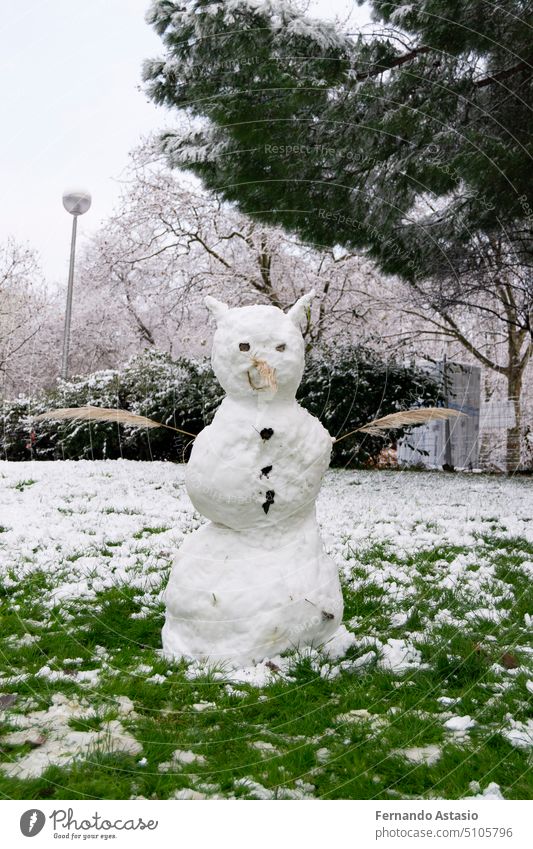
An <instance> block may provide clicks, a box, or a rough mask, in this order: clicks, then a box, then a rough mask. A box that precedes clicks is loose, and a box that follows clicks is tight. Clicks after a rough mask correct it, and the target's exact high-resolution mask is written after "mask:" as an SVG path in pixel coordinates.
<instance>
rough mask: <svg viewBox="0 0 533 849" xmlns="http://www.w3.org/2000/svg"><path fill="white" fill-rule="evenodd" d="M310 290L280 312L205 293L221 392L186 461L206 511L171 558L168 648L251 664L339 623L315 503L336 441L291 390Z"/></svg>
mask: <svg viewBox="0 0 533 849" xmlns="http://www.w3.org/2000/svg"><path fill="white" fill-rule="evenodd" d="M313 296H314V292H310V293H309V294H307V295H304V296H303V297H302V298H300V299H299V300H298V301H297V302H296V304H295V305H294V306H293V307H292V308H291V309H290V310H289V311H288V312H287V313H284V312H283V311H282V310H281V309H278V308H277V307H272V306H246V307H238V308H234V309H230V308H228V306H227V305H226V304H224V303H222V302H220V301H218V300H216V299H215V298H212V297H208V298H206V305H207V307H208V309H209V310H210V312H211V313H212V315H213V316H214V318H215V321H216V332H215V336H214V340H213V351H212V364H213V370H214V372H215V375H216V377H217V379H218V380H219V382H220V384H221V386H222V387H223V389H224V390H225V392H226V397H225V398H224V400H223V401H222V403H221V405H220V407H219V409H218V410H217V413H216V415H215V417H214V419H213V422H212V424H210V425H209V426H208V427H206V428H204V430H202V431H201V433H200V434H199V435H198V436H197V437H196V440H195V443H194V448H193V450H192V454H191V458H190V460H189V463H188V466H187V472H186V479H185V483H186V487H187V492H188V494H189V496H190V498H191V501H192V503H193V504H194V506H195V508H196V509H197V510H198V511H199V512H200V513H202V514H203V516H205V517H206V518H207V519H208V520H209V521H208V522H207V523H206V524H204V525H202V526H201V527H200V528H199V529H198V530H197V531H195V532H194V533H191V534H190V535H189V536H187V537H186V538H185V541H184V543H183V545H182V546H181V548H180V550H179V551H178V553H177V555H176V557H175V560H174V564H173V568H172V572H171V575H170V579H169V582H168V586H167V589H166V592H165V602H166V618H165V624H164V627H163V634H162V636H163V650H164V653H165V655H167V656H169V657H175V658H180V657H184V658H188V659H197V660H207V661H209V662H210V663H213V664H220V663H222V664H226V665H230V666H240V665H250V664H253V663H258V662H260V661H262V660H264V659H265V658H269V657H272V656H275V655H277V654H279V653H280V652H283V651H286V650H288V649H294V648H298V647H300V648H301V647H303V646H315V647H318V646H320V645H322V644H323V643H325V642H326V641H327V640H328V639H329V638H330V637H331V636H332V635H333V634H334V632H335V631H336V629H337V628H338V627H339V625H340V623H341V620H342V612H343V602H342V593H341V588H340V583H339V577H338V572H337V568H336V566H335V564H334V562H333V561H332V559H331V558H330V557H328V555H327V554H326V553H325V551H324V548H323V545H322V541H321V539H320V534H319V529H318V525H317V521H316V510H315V502H316V498H317V495H318V491H319V489H320V483H321V480H322V476H323V475H324V472H325V471H326V469H327V468H328V465H329V460H330V454H331V447H332V441H333V440H332V437H331V436H330V434H329V433H328V432H327V430H326V429H325V428H324V427H323V426H322V425H321V424H320V422H319V421H318V419H316V418H315V417H314V416H312V415H310V413H308V412H307V411H306V410H304V409H303V408H302V407H301V406H300V405H299V404H298V402H297V401H296V398H295V395H296V390H297V388H298V385H299V383H300V380H301V378H302V374H303V369H304V340H303V337H302V333H301V326H302V324H303V322H304V321H305V319H306V314H307V310H308V308H309V304H310V303H311V300H312V298H313Z"/></svg>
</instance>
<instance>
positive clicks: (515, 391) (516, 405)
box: [505, 367, 522, 475]
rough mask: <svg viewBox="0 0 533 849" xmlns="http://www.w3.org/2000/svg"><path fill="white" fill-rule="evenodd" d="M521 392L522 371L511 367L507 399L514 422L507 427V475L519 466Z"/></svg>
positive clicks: (508, 377)
mask: <svg viewBox="0 0 533 849" xmlns="http://www.w3.org/2000/svg"><path fill="white" fill-rule="evenodd" d="M521 393H522V371H521V370H520V369H516V370H515V369H513V368H512V367H511V368H510V369H509V372H508V374H507V399H508V401H509V406H510V407H512V409H513V410H514V423H513V424H512V425H511V427H509V428H508V429H507V444H506V452H505V453H506V456H505V469H506V472H507V474H508V475H509V474H512V473H513V472H515V471H516V470H517V469H518V468H520V430H521V427H520V426H521V410H520V395H521Z"/></svg>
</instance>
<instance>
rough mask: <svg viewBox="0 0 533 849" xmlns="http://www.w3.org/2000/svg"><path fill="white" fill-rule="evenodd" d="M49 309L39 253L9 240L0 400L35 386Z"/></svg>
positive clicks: (4, 263)
mask: <svg viewBox="0 0 533 849" xmlns="http://www.w3.org/2000/svg"><path fill="white" fill-rule="evenodd" d="M46 306H47V296H46V292H45V289H44V285H43V280H42V273H41V270H40V267H39V261H38V258H37V254H36V253H35V251H34V250H33V249H32V248H30V247H29V246H28V245H23V244H19V243H18V242H16V241H15V240H14V239H13V238H8V239H7V240H6V241H5V242H4V244H2V245H0V397H2V396H5V395H7V394H9V393H11V392H12V391H13V390H14V388H15V387H16V388H19V389H22V388H24V389H26V390H28V389H29V388H30V387H31V382H32V378H33V373H34V371H35V370H36V371H37V372H38V371H39V366H38V363H37V359H38V355H39V344H40V340H39V332H40V330H41V328H42V326H43V323H44V318H45V311H46Z"/></svg>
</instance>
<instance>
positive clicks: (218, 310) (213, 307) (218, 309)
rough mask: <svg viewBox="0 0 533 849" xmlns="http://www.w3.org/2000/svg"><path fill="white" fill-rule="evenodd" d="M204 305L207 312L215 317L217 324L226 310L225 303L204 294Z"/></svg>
mask: <svg viewBox="0 0 533 849" xmlns="http://www.w3.org/2000/svg"><path fill="white" fill-rule="evenodd" d="M205 305H206V307H207V309H208V310H209V312H210V313H211V314H212V315H213V316H214V317H215V321H216V323H217V324H218V322H219V321H220V319H221V318H222V316H224V315H225V314H226V313H227V311H228V305H227V304H224V303H223V302H222V301H217V299H216V298H212V297H211V295H206V297H205Z"/></svg>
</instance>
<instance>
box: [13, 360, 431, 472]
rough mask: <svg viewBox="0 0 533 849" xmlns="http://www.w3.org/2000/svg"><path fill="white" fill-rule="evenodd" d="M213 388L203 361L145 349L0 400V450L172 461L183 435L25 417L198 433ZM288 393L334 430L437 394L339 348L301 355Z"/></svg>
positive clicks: (359, 443) (359, 460) (368, 447)
mask: <svg viewBox="0 0 533 849" xmlns="http://www.w3.org/2000/svg"><path fill="white" fill-rule="evenodd" d="M222 397H223V391H222V389H221V388H220V386H219V384H218V382H217V381H216V378H215V376H214V375H213V372H212V371H211V367H210V364H209V362H208V361H207V360H192V359H187V358H180V359H178V360H175V361H174V360H172V359H171V358H170V357H169V356H168V355H167V354H163V353H160V352H156V351H145V352H143V353H142V354H140V355H138V356H136V357H134V358H133V359H132V360H130V362H129V363H127V364H126V365H125V366H124V367H123V368H122V369H120V370H108V371H99V372H95V373H94V374H92V375H89V376H88V377H80V378H76V379H73V380H70V381H62V382H61V383H60V384H59V385H58V387H57V389H55V390H54V391H52V392H46V393H43V394H42V395H40V396H39V397H37V398H17V399H15V400H14V401H11V402H4V408H3V411H2V417H1V431H0V453H1V456H2V457H3V459H7V460H25V459H29V458H33V459H37V460H57V459H93V460H99V459H115V458H118V457H123V458H125V459H134V460H171V461H178V462H179V461H182V460H186V459H187V458H188V455H189V453H190V450H191V447H192V438H191V437H188V436H182V435H181V434H179V433H176V432H174V431H172V430H168V429H167V428H158V429H146V428H144V429H143V428H134V427H126V426H124V425H117V424H116V423H114V422H82V421H74V422H72V421H70V422H68V421H63V422H57V421H55V422H54V421H44V422H36V423H34V424H33V425H32V416H33V415H37V414H38V413H40V412H43V411H44V410H50V409H54V408H60V407H82V406H86V405H92V406H97V407H114V408H120V409H125V410H129V411H130V412H132V413H136V414H138V415H143V416H148V418H152V419H155V420H156V421H160V422H162V423H163V424H166V425H170V426H172V427H177V428H181V429H183V430H186V431H189V432H190V433H199V431H200V430H201V429H202V428H203V427H205V426H206V425H207V424H209V422H210V421H211V420H212V418H213V415H214V413H215V410H216V408H217V406H218V404H219V403H220V401H221V399H222ZM298 397H299V400H300V402H301V403H302V406H304V407H305V408H306V409H308V410H309V411H310V412H311V413H313V414H314V415H316V416H318V418H319V419H320V420H321V421H322V423H323V424H324V426H325V427H327V429H328V430H329V431H330V433H331V434H332V435H334V436H336V435H342V434H343V433H346V432H348V431H350V430H354V429H355V428H356V427H358V426H359V425H362V424H365V423H366V422H368V421H370V420H371V419H373V418H377V417H378V416H383V415H386V414H387V413H391V412H396V411H398V410H400V409H406V408H408V407H412V406H416V405H427V404H432V403H435V401H436V400H438V388H437V385H436V384H435V382H434V381H433V380H432V379H431V378H430V377H429V376H428V375H427V374H426V373H425V372H422V371H420V370H418V369H414V368H407V367H405V366H402V365H399V364H397V363H394V362H392V361H389V362H387V363H385V362H383V361H382V360H380V359H379V357H377V355H375V354H372V353H371V352H369V351H368V350H365V349H363V348H358V347H345V348H341V349H340V350H333V349H329V350H323V351H321V352H315V353H314V354H312V355H311V356H310V357H309V360H308V364H307V368H306V371H305V374H304V377H303V381H302V385H301V387H300V390H299V393H298ZM385 444H387V443H386V441H384V440H382V439H378V438H376V437H371V436H368V435H367V434H358V435H357V436H355V437H350V438H349V439H347V440H345V441H343V442H341V443H339V445H338V446H334V449H333V460H332V462H333V464H334V465H342V466H344V465H363V464H368V463H371V462H372V461H374V460H375V459H376V457H377V455H378V454H379V452H380V451H381V449H382V447H383V446H384V445H385Z"/></svg>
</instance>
